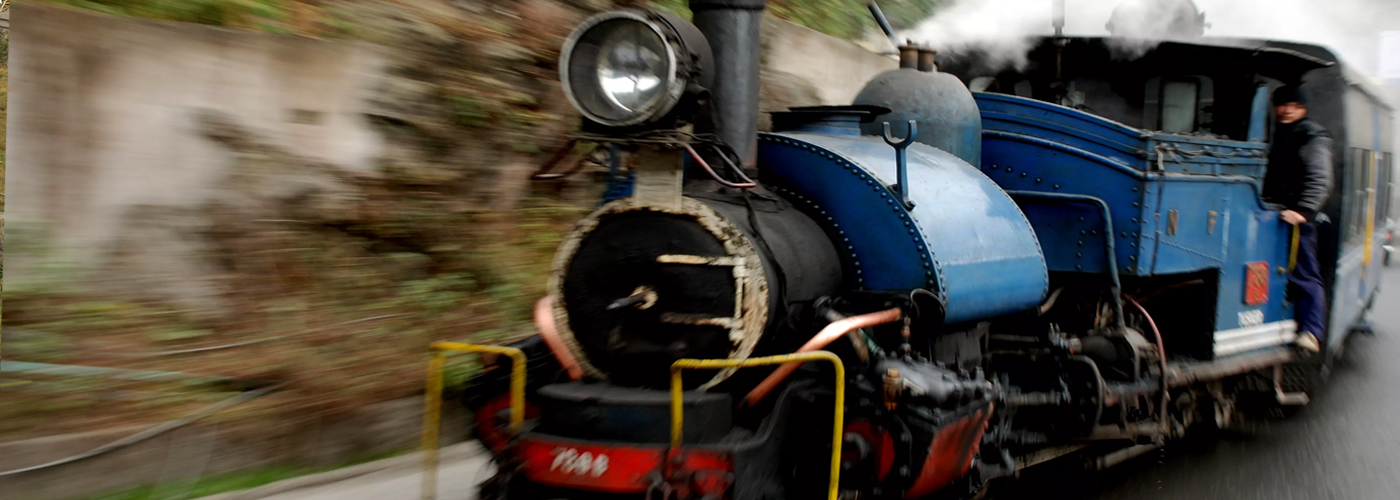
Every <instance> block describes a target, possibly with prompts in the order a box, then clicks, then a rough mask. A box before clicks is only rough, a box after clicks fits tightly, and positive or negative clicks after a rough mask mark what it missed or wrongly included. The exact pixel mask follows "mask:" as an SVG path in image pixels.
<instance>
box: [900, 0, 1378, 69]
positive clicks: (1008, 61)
mask: <svg viewBox="0 0 1400 500" xmlns="http://www.w3.org/2000/svg"><path fill="white" fill-rule="evenodd" d="M1126 2H1127V3H1131V4H1138V5H1151V4H1175V3H1177V2H1175V1H1171V0H1126ZM1123 3H1125V1H1124V0H1066V1H1065V4H1066V5H1065V28H1064V33H1065V34H1066V35H1071V36H1107V35H1108V34H1109V33H1108V29H1107V28H1106V25H1107V24H1108V22H1109V20H1110V18H1111V17H1112V15H1113V12H1114V10H1115V9H1116V8H1118V7H1119V5H1120V4H1123ZM1195 4H1196V6H1197V7H1198V8H1199V9H1200V11H1201V12H1204V13H1205V22H1206V24H1207V27H1206V29H1205V35H1206V36H1209V37H1240V38H1266V39H1277V40H1292V41H1299V42H1308V43H1315V44H1320V45H1324V46H1327V47H1329V48H1331V49H1332V50H1333V51H1335V52H1337V53H1338V54H1340V55H1341V56H1342V58H1343V59H1344V60H1345V61H1346V62H1347V64H1348V65H1351V66H1353V67H1355V68H1357V69H1359V70H1361V71H1362V72H1364V73H1367V74H1375V72H1376V68H1377V59H1378V53H1377V50H1378V49H1377V47H1378V45H1379V33H1380V32H1381V31H1382V30H1400V1H1397V0H1325V1H1321V0H1196V2H1195ZM1052 5H1053V0H954V1H953V2H952V3H951V4H950V5H947V6H945V7H943V8H942V9H941V10H940V11H939V12H938V13H937V14H935V15H934V16H933V17H930V18H929V19H926V20H924V21H923V22H922V23H920V24H919V25H918V26H916V27H915V28H914V29H911V30H908V31H905V32H902V33H900V36H901V38H908V39H911V40H914V41H916V42H921V43H926V44H929V45H931V46H933V47H934V48H938V49H940V50H954V51H956V49H958V48H960V47H966V46H969V45H977V46H980V47H982V48H984V49H988V50H990V52H988V53H986V54H984V56H985V57H987V58H989V60H987V61H985V62H986V63H989V64H993V65H1012V66H1017V65H1020V64H1022V63H1024V60H1025V53H1026V50H1027V49H1029V48H1030V47H1029V45H1030V43H1029V40H1028V37H1032V36H1044V35H1050V34H1052V33H1053V28H1052V26H1051V17H1052V13H1051V10H1052V8H1053V7H1052ZM1131 10H1132V9H1128V11H1131ZM1165 17H1166V19H1164V16H1160V15H1159V16H1150V15H1149V16H1145V17H1139V18H1138V19H1140V20H1142V22H1141V23H1140V24H1132V23H1133V16H1128V18H1127V19H1126V22H1127V23H1129V24H1120V25H1119V26H1118V27H1120V28H1121V29H1118V31H1119V33H1120V34H1122V33H1132V34H1133V38H1131V39H1130V38H1124V39H1120V40H1119V45H1120V47H1119V48H1121V49H1123V54H1124V56H1126V57H1132V56H1134V55H1136V54H1140V53H1141V52H1142V51H1145V50H1147V49H1149V48H1150V47H1151V46H1152V45H1153V42H1151V41H1152V40H1163V39H1173V38H1181V37H1180V36H1174V35H1171V34H1169V33H1167V32H1166V24H1167V22H1169V21H1168V20H1169V19H1170V18H1171V16H1165Z"/></svg>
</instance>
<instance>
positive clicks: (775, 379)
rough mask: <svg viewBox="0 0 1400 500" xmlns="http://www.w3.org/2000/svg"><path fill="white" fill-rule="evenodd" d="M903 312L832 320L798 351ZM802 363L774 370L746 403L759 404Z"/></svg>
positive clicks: (812, 348) (888, 320) (820, 345)
mask: <svg viewBox="0 0 1400 500" xmlns="http://www.w3.org/2000/svg"><path fill="white" fill-rule="evenodd" d="M903 314H904V312H903V311H900V310H899V308H898V307H895V308H891V309H885V310H883V311H880V312H873V313H870V314H861V315H859V316H851V317H849V318H846V319H842V320H838V321H832V322H831V323H830V324H828V325H826V328H822V331H820V332H818V333H817V335H816V336H815V337H812V339H811V340H808V341H807V343H806V344H803V345H802V348H801V349H798V350H797V352H809V351H816V350H820V349H822V348H823V347H826V346H827V345H829V344H831V343H832V342H834V341H836V339H839V338H841V337H845V336H846V334H847V333H850V332H852V331H855V330H859V329H861V328H869V327H872V326H875V325H883V324H886V323H893V322H895V321H897V320H899V318H900V316H902V315H903ZM801 364H802V363H787V364H784V365H782V366H779V367H778V369H776V370H773V373H772V374H770V375H768V378H766V379H763V382H762V383H760V384H758V387H754V388H753V390H752V391H749V395H748V396H747V397H745V398H744V404H745V405H747V406H753V405H756V404H758V402H759V401H763V398H764V397H765V396H767V395H768V393H770V392H773V389H774V388H776V387H778V384H781V383H782V382H783V380H784V379H787V378H788V376H789V375H792V372H793V371H796V370H797V367H798V366H799V365H801Z"/></svg>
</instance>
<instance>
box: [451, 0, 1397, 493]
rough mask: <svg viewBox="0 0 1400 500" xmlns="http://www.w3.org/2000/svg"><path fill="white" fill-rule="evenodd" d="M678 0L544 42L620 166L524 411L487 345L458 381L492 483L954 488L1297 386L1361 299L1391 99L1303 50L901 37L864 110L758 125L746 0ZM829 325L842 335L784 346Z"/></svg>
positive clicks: (712, 489) (565, 288) (1246, 413)
mask: <svg viewBox="0 0 1400 500" xmlns="http://www.w3.org/2000/svg"><path fill="white" fill-rule="evenodd" d="M690 6H691V9H692V11H693V13H694V18H693V19H694V21H693V23H692V22H690V21H686V20H684V19H682V18H680V17H678V16H675V15H672V14H668V13H662V12H654V11H647V10H620V11H614V12H607V13H603V14H600V15H597V16H595V17H593V18H591V19H589V20H587V21H585V22H584V23H583V24H582V25H580V26H579V27H578V28H577V29H576V30H575V31H574V32H573V34H572V35H571V36H570V37H569V38H568V40H567V42H566V45H565V47H564V49H563V55H562V57H561V61H560V65H559V67H560V74H561V79H562V81H563V83H564V86H565V91H566V94H567V95H568V97H569V99H570V100H571V102H572V103H573V104H574V105H575V106H576V107H577V108H578V110H579V112H580V113H581V114H582V116H583V119H584V122H583V125H582V127H581V132H580V133H579V134H578V135H576V136H574V139H576V140H579V141H586V142H592V143H596V144H600V145H602V146H601V149H602V150H604V151H606V152H607V155H606V156H607V158H608V162H609V163H610V164H611V169H612V170H613V172H614V173H615V178H616V179H617V183H616V185H615V186H613V189H610V190H609V195H608V199H607V200H605V203H604V204H603V205H602V206H601V208H599V209H598V210H597V211H595V212H593V213H592V214H590V215H588V216H587V217H586V218H584V219H583V220H582V221H581V222H580V223H579V225H578V226H577V228H576V229H575V230H574V232H573V233H572V234H571V235H570V236H569V237H568V238H567V239H566V241H565V242H564V243H563V245H562V246H561V248H560V249H559V251H558V254H557V257H556V260H555V263H554V268H553V273H552V275H551V277H550V281H549V290H550V295H549V297H547V298H545V299H543V300H541V301H540V302H539V304H538V305H537V307H536V311H535V312H536V323H537V325H538V327H539V335H538V336H535V337H532V338H530V339H528V340H525V341H523V342H521V343H519V344H518V345H517V347H519V348H521V349H523V350H524V351H525V352H526V354H527V355H528V359H529V362H528V384H527V385H526V392H527V399H528V408H527V412H526V417H527V420H526V422H525V424H524V426H523V428H521V429H519V430H518V431H517V430H514V429H512V428H511V427H510V426H508V425H507V424H506V418H507V417H506V415H507V411H506V409H507V408H508V407H509V397H508V394H507V392H508V390H507V384H506V380H505V379H506V376H505V373H506V372H508V370H507V369H505V368H506V367H505V366H504V364H505V363H508V362H509V361H508V360H502V366H492V367H489V368H496V369H488V370H487V371H486V372H485V373H484V374H482V375H480V376H479V377H477V378H476V379H475V380H474V381H473V382H472V384H471V391H470V394H469V396H468V404H469V406H470V407H471V408H472V409H473V410H474V411H475V413H476V416H477V425H476V428H475V429H476V430H475V433H476V435H477V437H479V438H480V440H481V441H482V442H483V443H484V444H485V445H486V446H487V447H488V448H489V449H490V450H491V452H492V454H493V457H494V460H495V463H496V464H497V465H498V472H497V474H496V475H495V476H494V477H492V478H491V479H490V480H488V481H487V482H486V483H484V484H483V485H482V494H483V498H496V499H510V500H522V499H545V498H567V499H584V498H644V499H648V500H650V499H666V500H671V499H676V500H698V499H732V500H762V499H768V500H778V499H798V498H821V497H826V498H830V499H832V500H835V499H837V498H908V499H913V498H935V497H936V498H967V497H970V496H971V495H974V494H975V493H976V492H977V491H978V490H979V488H981V487H982V486H983V485H984V484H985V483H986V482H987V481H988V480H989V479H992V478H997V477H1005V476H1011V475H1014V474H1015V473H1016V471H1017V470H1019V469H1022V468H1025V467H1029V466H1032V465H1035V464H1037V463H1040V462H1044V461H1046V460H1050V459H1052V458H1056V457H1061V456H1065V455H1075V456H1077V457H1081V458H1084V459H1086V460H1087V461H1088V463H1089V464H1091V465H1093V466H1097V467H1104V466H1109V465H1112V464H1114V463H1117V462H1121V461H1123V460H1126V459H1129V458H1131V457H1134V456H1137V455H1140V454H1142V453H1144V452H1146V451H1149V450H1152V449H1155V448H1157V447H1160V446H1162V445H1163V443H1165V442H1166V441H1168V440H1170V439H1174V438H1178V437H1181V436H1183V435H1184V434H1185V433H1186V432H1187V431H1188V430H1193V429H1197V428H1201V427H1206V428H1219V427H1230V426H1233V425H1237V424H1239V423H1240V422H1242V421H1247V420H1248V419H1252V418H1257V417H1260V416H1268V415H1270V414H1277V413H1282V412H1284V410H1287V409H1289V408H1291V407H1297V406H1298V405H1302V404H1306V402H1307V400H1308V393H1309V392H1310V391H1312V390H1313V389H1314V386H1315V384H1316V382H1317V381H1318V380H1320V379H1321V378H1322V376H1323V375H1325V373H1326V370H1327V367H1328V366H1329V365H1330V363H1332V361H1333V360H1334V359H1335V358H1336V357H1337V356H1340V354H1341V352H1342V349H1343V347H1344V346H1345V343H1344V342H1345V338H1346V336H1347V335H1348V334H1349V333H1350V332H1352V331H1353V330H1355V328H1354V327H1355V326H1357V325H1364V315H1365V311H1366V310H1367V309H1369V308H1370V306H1371V304H1372V303H1373V302H1374V300H1375V297H1376V294H1377V290H1376V283H1377V282H1378V281H1379V280H1378V278H1377V273H1378V272H1379V270H1378V268H1379V263H1378V262H1374V260H1376V259H1373V258H1372V255H1373V253H1375V252H1378V251H1379V247H1380V241H1379V240H1378V238H1377V232H1378V231H1379V230H1380V227H1378V225H1377V224H1376V221H1378V220H1385V216H1386V215H1387V214H1388V211H1389V207H1388V204H1389V203H1388V199H1389V196H1388V193H1389V191H1388V190H1389V189H1390V179H1391V176H1390V175H1391V174H1390V172H1391V169H1392V166H1393V153H1392V151H1393V146H1392V144H1391V143H1390V138H1391V136H1392V135H1393V134H1392V133H1391V131H1392V130H1393V129H1392V128H1391V127H1392V126H1393V125H1392V123H1393V122H1392V118H1391V112H1390V110H1389V109H1388V108H1386V107H1385V106H1384V105H1383V104H1382V103H1381V101H1380V100H1379V99H1378V98H1377V97H1376V95H1377V94H1376V93H1375V92H1373V91H1371V90H1369V89H1368V88H1367V87H1366V85H1365V84H1364V82H1361V81H1359V80H1358V79H1356V78H1354V77H1353V75H1352V74H1351V73H1349V72H1348V71H1347V70H1345V68H1343V67H1342V66H1341V65H1340V64H1339V62H1338V61H1337V59H1336V57H1335V56H1332V55H1331V54H1330V53H1329V52H1327V51H1326V50H1325V49H1322V48H1320V47H1314V46H1305V45H1299V44H1288V43H1282V42H1272V41H1251V40H1228V41H1221V40H1209V39H1203V40H1199V41H1195V42H1193V43H1184V42H1167V43H1162V44H1160V45H1158V46H1156V47H1155V48H1153V49H1152V50H1150V51H1148V52H1147V53H1146V54H1145V55H1143V56H1142V57H1138V58H1135V59H1125V58H1122V57H1119V56H1118V55H1117V54H1115V48H1114V43H1115V42H1114V41H1113V40H1111V39H1098V38H1072V37H1058V36H1057V37H1048V38H1046V39H1044V40H1042V41H1041V42H1040V43H1039V45H1038V46H1037V47H1036V48H1035V49H1033V50H1032V51H1031V52H1030V54H1029V56H1028V57H1029V58H1030V63H1029V64H1027V65H1025V67H1024V68H1023V69H1006V68H993V67H984V66H982V65H981V64H980V61H982V60H984V59H983V58H979V57H978V53H977V50H976V49H975V48H974V49H969V50H965V51H963V53H960V54H953V53H947V54H935V52H933V51H932V50H930V49H926V48H920V47H915V46H903V47H901V48H900V66H899V68H898V69H894V70H890V71H888V72H886V73H884V74H881V75H879V76H877V77H875V78H874V79H873V80H871V81H870V82H869V83H868V84H867V85H866V87H865V88H864V90H862V91H861V92H860V94H859V96H858V97H857V98H856V99H855V102H854V103H853V104H852V105H850V106H822V107H802V108H793V109H789V110H786V111H781V112H775V113H773V131H772V132H767V133H757V132H756V122H757V114H758V105H757V93H758V64H759V61H758V44H759V26H760V23H761V19H762V13H763V9H764V6H765V2H764V0H692V1H691V2H690ZM938 63H942V66H943V71H940V68H939V64H938ZM1298 81H1301V82H1303V84H1304V85H1305V86H1307V87H1309V90H1310V91H1311V93H1312V95H1314V96H1316V97H1315V99H1314V105H1313V106H1312V107H1313V108H1314V114H1313V116H1314V117H1315V118H1316V119H1318V120H1320V121H1321V122H1322V124H1323V125H1324V126H1326V127H1327V128H1328V129H1330V130H1332V131H1333V134H1334V136H1335V137H1337V147H1338V149H1339V150H1338V151H1337V153H1338V154H1337V155H1336V158H1337V159H1338V162H1337V163H1338V164H1337V166H1336V169H1337V172H1336V173H1337V175H1336V178H1337V179H1339V180H1341V182H1337V188H1336V190H1335V191H1334V192H1333V193H1332V197H1331V199H1332V201H1331V202H1329V205H1328V206H1327V208H1326V210H1324V213H1325V214H1327V216H1328V217H1329V218H1330V219H1331V220H1332V221H1333V223H1332V224H1330V225H1326V226H1324V227H1323V229H1322V231H1323V233H1322V234H1323V235H1324V244H1323V245H1322V246H1323V250H1322V253H1323V256H1324V259H1323V260H1324V262H1325V263H1326V264H1329V265H1326V266H1325V267H1327V268H1328V273H1327V284H1328V286H1329V291H1330V297H1329V299H1330V311H1331V323H1330V328H1331V332H1330V335H1328V336H1327V337H1328V338H1329V342H1328V343H1327V344H1326V345H1325V346H1324V351H1323V353H1321V354H1308V353H1306V352H1304V351H1302V350H1299V349H1298V348H1296V347H1295V346H1294V345H1293V342H1294V338H1295V337H1296V332H1295V330H1296V326H1295V324H1294V323H1293V321H1292V320H1291V319H1290V318H1291V316H1292V310H1291V307H1290V305H1289V302H1288V300H1287V297H1286V294H1287V293H1288V290H1287V280H1286V279H1285V274H1286V273H1287V272H1288V271H1289V266H1290V263H1289V259H1290V240H1291V231H1290V227H1289V226H1287V225H1286V224H1283V223H1281V222H1280V221H1279V219H1278V211H1277V207H1274V206H1270V205H1268V204H1265V203H1264V202H1263V201H1261V199H1260V195H1259V193H1260V184H1261V182H1262V177H1263V174H1264V171H1265V169H1266V166H1267V165H1266V161H1265V158H1266V154H1265V153H1266V149H1267V145H1268V144H1267V143H1268V135H1269V132H1270V131H1269V124H1270V123H1272V121H1273V120H1272V119H1271V116H1270V113H1271V111H1272V110H1271V108H1270V107H1269V106H1267V102H1268V96H1269V92H1270V90H1271V88H1273V87H1277V86H1278V85H1281V84H1284V83H1292V82H1298ZM969 87H971V88H972V89H973V90H977V91H978V92H975V93H974V92H972V91H970V90H969ZM542 177H548V174H545V175H542ZM817 351H824V352H829V353H831V354H832V355H833V356H834V357H835V358H837V359H839V361H838V362H836V363H833V364H832V365H830V366H828V365H826V364H821V363H799V362H798V361H797V360H798V359H799V357H794V356H788V357H782V356H784V355H790V354H792V353H803V352H817ZM802 359H806V358H802ZM824 359H827V360H831V359H832V358H830V357H828V358H824ZM684 360H721V361H718V362H714V361H711V362H704V361H684ZM745 360H748V361H753V360H761V361H766V362H769V363H782V364H777V365H773V364H766V365H758V366H753V365H757V363H745V362H744V361H745ZM788 361H790V362H788ZM785 362H786V363H785ZM687 367H689V368H706V367H712V368H717V369H714V370H705V369H683V368H687ZM668 387H674V388H675V389H676V390H675V391H674V392H673V391H669V390H668ZM833 429H835V432H834V435H833Z"/></svg>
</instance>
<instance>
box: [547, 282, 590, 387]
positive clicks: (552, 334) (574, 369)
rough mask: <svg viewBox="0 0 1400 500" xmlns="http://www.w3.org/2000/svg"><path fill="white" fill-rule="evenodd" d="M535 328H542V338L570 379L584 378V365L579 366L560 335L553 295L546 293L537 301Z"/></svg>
mask: <svg viewBox="0 0 1400 500" xmlns="http://www.w3.org/2000/svg"><path fill="white" fill-rule="evenodd" d="M535 328H538V329H539V330H540V339H542V340H544V345H546V346H549V352H551V353H553V354H554V359H557V360H559V364H560V365H561V366H563V367H564V371H566V372H568V373H569V379H570V380H581V379H583V367H581V366H579V364H578V360H577V359H574V354H573V353H571V352H569V348H568V347H565V346H564V339H563V338H561V337H560V336H559V329H558V328H557V327H555V326H554V297H553V296H550V295H546V296H545V297H544V298H542V299H540V300H539V302H535Z"/></svg>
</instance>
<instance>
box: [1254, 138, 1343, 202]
mask: <svg viewBox="0 0 1400 500" xmlns="http://www.w3.org/2000/svg"><path fill="white" fill-rule="evenodd" d="M1331 192H1332V136H1331V135H1330V134H1328V133H1327V129H1325V128H1322V125H1318V124H1317V122H1315V121H1313V120H1312V119H1311V118H1303V119H1302V120H1298V121H1296V122H1293V123H1279V124H1277V126H1276V128H1275V129H1274V141H1273V144H1272V145H1270V147H1269V167H1268V170H1267V172H1266V173H1265V174H1264V200H1265V201H1268V202H1270V203H1277V204H1280V205H1283V206H1284V207H1286V208H1288V209H1289V210H1293V211H1295V212H1298V213H1299V214H1301V215H1302V216H1303V217H1306V218H1307V219H1308V221H1309V222H1311V221H1312V220H1313V218H1314V217H1316V216H1317V213H1318V212H1319V211H1321V210H1322V205H1323V204H1324V203H1326V202H1327V195H1328V194H1329V193H1331Z"/></svg>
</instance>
